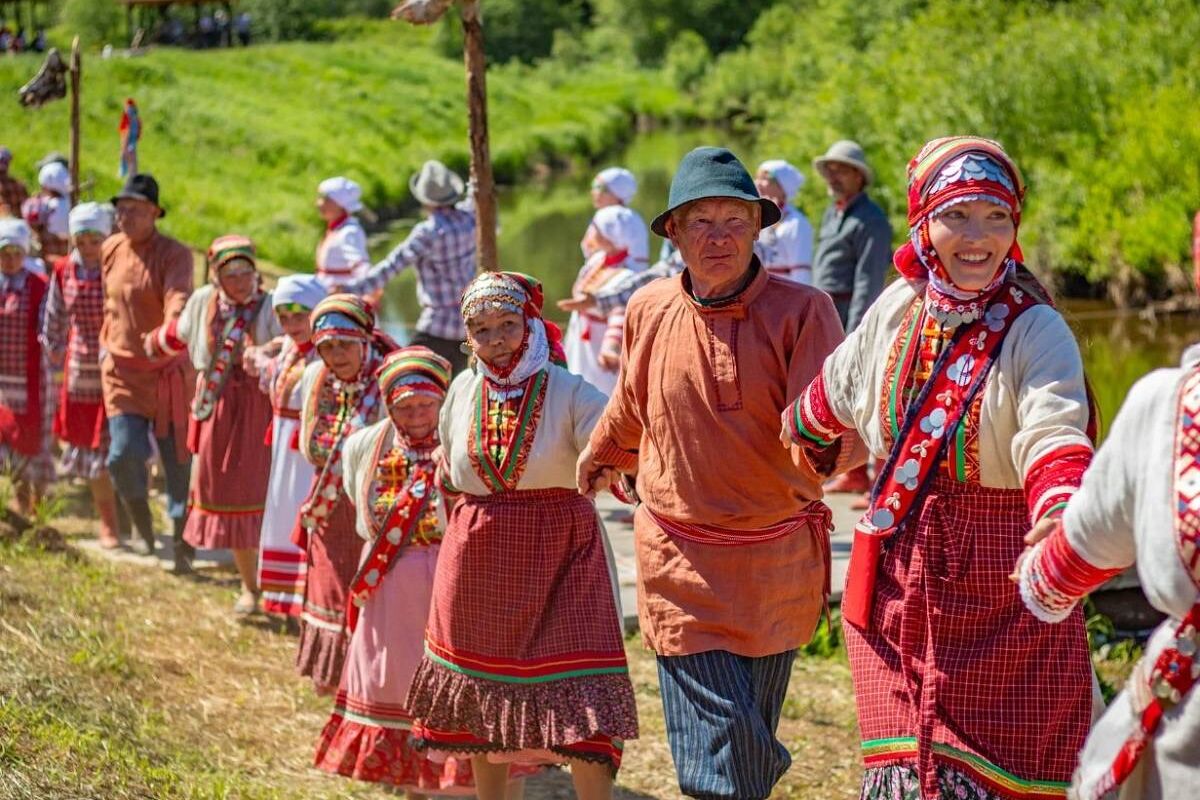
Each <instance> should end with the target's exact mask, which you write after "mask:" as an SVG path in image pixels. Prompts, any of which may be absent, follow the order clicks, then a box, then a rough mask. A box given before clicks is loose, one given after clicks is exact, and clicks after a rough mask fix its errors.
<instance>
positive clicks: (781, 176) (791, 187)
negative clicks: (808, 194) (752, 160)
mask: <svg viewBox="0 0 1200 800" xmlns="http://www.w3.org/2000/svg"><path fill="white" fill-rule="evenodd" d="M758 171H759V172H765V173H767V174H768V175H770V176H771V177H772V178H773V179H774V180H775V182H776V183H778V184H779V188H780V189H783V196H784V199H785V200H786V201H787V202H789V203H790V202H792V198H793V197H795V196H796V192H798V191H800V189H801V187H803V186H804V173H802V172H801V171H800V170H798V169H796V168H795V167H793V166H792V165H791V164H789V163H788V162H786V161H784V160H783V159H782V158H773V159H771V160H770V161H764V162H763V163H761V164H759V165H758Z"/></svg>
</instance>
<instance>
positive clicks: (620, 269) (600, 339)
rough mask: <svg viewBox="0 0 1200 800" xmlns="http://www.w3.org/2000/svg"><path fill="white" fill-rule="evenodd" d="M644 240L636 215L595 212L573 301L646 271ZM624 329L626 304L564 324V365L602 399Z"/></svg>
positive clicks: (610, 209) (611, 384) (622, 210)
mask: <svg viewBox="0 0 1200 800" xmlns="http://www.w3.org/2000/svg"><path fill="white" fill-rule="evenodd" d="M647 236H648V234H647V233H646V225H645V223H644V222H642V218H641V217H639V216H638V214H637V212H636V211H633V210H631V209H628V208H626V207H625V206H621V205H609V206H605V207H603V208H601V209H600V210H598V211H597V212H596V214H595V216H593V217H592V222H591V225H589V226H588V234H587V236H586V237H585V238H584V242H585V247H584V249H585V250H590V252H591V255H590V256H588V258H587V261H586V263H584V265H583V267H582V268H580V270H579V275H578V276H577V277H576V279H575V284H574V286H573V287H572V289H571V295H572V297H587V296H595V295H597V294H600V293H601V292H603V291H605V290H606V289H608V288H610V287H612V286H614V285H615V284H616V283H618V282H619V281H620V280H621V279H622V278H624V277H625V276H627V275H629V274H630V273H633V272H640V271H642V270H643V269H645V254H646V253H647V251H648V245H647ZM624 328H625V306H624V305H620V306H615V307H613V308H610V309H608V311H607V312H606V313H603V314H602V313H600V312H598V311H597V310H595V309H587V310H583V311H575V312H573V313H572V314H571V321H570V323H569V324H568V325H567V337H566V352H567V365H568V366H569V368H570V370H571V371H572V372H574V373H576V374H578V375H582V376H583V377H584V379H585V380H587V381H588V383H590V384H592V385H593V386H595V387H596V388H597V389H599V390H600V391H601V392H603V393H604V394H605V395H611V394H612V391H613V389H614V388H615V387H616V384H617V369H618V367H619V366H620V363H621V341H622V339H623V335H624Z"/></svg>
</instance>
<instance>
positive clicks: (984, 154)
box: [892, 136, 1025, 299]
mask: <svg viewBox="0 0 1200 800" xmlns="http://www.w3.org/2000/svg"><path fill="white" fill-rule="evenodd" d="M1024 199H1025V182H1024V180H1023V179H1022V177H1021V171H1020V170H1019V169H1017V165H1016V164H1015V163H1014V162H1013V160H1012V159H1011V158H1009V157H1008V154H1007V153H1005V152H1004V148H1002V147H1001V146H1000V145H999V144H998V143H996V142H994V141H992V140H991V139H984V138H982V137H979V136H947V137H944V138H941V139H934V140H933V141H931V142H929V143H928V144H926V145H925V146H924V147H922V148H921V151H920V152H919V153H917V155H916V157H915V158H913V160H912V161H910V162H908V225H909V241H908V242H906V243H905V244H904V245H903V246H902V247H901V248H900V249H899V250H897V251H896V254H895V256H894V257H893V259H892V261H893V263H894V264H895V265H896V269H897V270H898V271H899V272H900V274H901V275H903V276H904V277H905V278H908V279H909V280H924V279H926V278H929V277H931V278H933V279H935V282H936V283H939V284H942V286H943V287H944V288H948V289H950V290H952V291H953V289H954V288H955V287H954V284H953V282H952V281H951V280H950V275H949V273H948V272H947V271H946V267H945V265H944V264H943V263H942V261H941V259H940V258H939V257H938V255H937V253H936V252H935V251H934V249H933V245H932V243H931V242H930V239H929V221H930V220H932V219H933V218H934V217H936V216H937V215H938V214H940V213H941V212H943V211H945V210H946V209H947V208H949V207H950V206H952V205H955V204H957V203H965V202H968V201H971V200H986V201H989V202H993V203H997V204H998V205H1002V206H1004V207H1005V208H1007V209H1008V210H1009V211H1011V212H1012V216H1013V226H1014V228H1018V227H1019V226H1020V223H1021V203H1022V201H1023V200H1024ZM1021 260H1022V256H1021V248H1020V246H1019V245H1018V244H1017V241H1016V238H1015V237H1014V239H1013V244H1012V248H1011V249H1010V250H1009V252H1008V254H1007V257H1006V259H1005V261H1006V264H1011V263H1012V262H1020V261H1021ZM1006 272H1007V270H1006V269H1001V270H999V274H998V275H997V281H999V280H1001V279H1002V278H1003V276H1004V274H1005V273H1006ZM991 288H993V287H987V288H985V289H984V290H983V291H982V292H979V293H974V292H972V293H970V294H972V295H974V294H984V293H986V292H988V291H989V290H990V289H991ZM954 293H955V294H958V292H954ZM960 299H961V298H960Z"/></svg>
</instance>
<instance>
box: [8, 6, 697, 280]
mask: <svg viewBox="0 0 1200 800" xmlns="http://www.w3.org/2000/svg"><path fill="white" fill-rule="evenodd" d="M326 25H327V26H328V29H329V30H328V32H329V34H330V36H331V37H333V38H332V39H331V40H330V41H326V42H297V43H287V44H273V45H263V46H255V47H252V48H238V49H230V50H219V51H218V50H209V51H188V50H179V49H170V48H163V49H155V50H152V51H150V52H148V53H146V54H145V55H142V56H137V57H133V58H123V57H117V58H113V59H110V60H103V59H101V58H99V57H98V55H95V54H88V55H87V56H86V60H85V64H84V70H85V73H84V74H85V77H84V88H83V92H82V94H81V97H82V100H83V155H82V159H81V163H82V165H83V177H84V178H85V179H86V178H89V177H91V178H94V179H95V183H96V188H95V194H96V196H98V197H108V196H110V195H111V193H112V192H113V190H115V189H116V188H117V186H118V183H119V182H118V180H117V177H116V171H117V160H118V154H119V153H118V151H119V139H118V134H117V123H118V121H119V119H120V115H121V105H122V102H123V101H124V98H125V97H126V96H131V97H133V98H135V99H136V100H137V102H138V105H139V107H140V109H141V114H142V121H143V126H144V135H143V138H142V144H141V147H140V151H139V156H140V166H141V167H142V168H143V169H145V170H149V171H152V172H154V173H155V175H156V176H157V177H158V178H159V180H160V182H161V184H162V187H163V202H164V204H165V205H166V206H167V208H168V209H169V216H168V218H167V220H166V221H165V227H166V229H167V230H169V231H170V232H171V233H172V234H174V235H176V236H178V237H180V238H182V239H183V240H185V241H187V242H188V243H189V244H192V245H193V246H196V247H204V246H206V245H207V243H208V241H209V240H211V238H212V237H214V236H216V235H218V234H220V233H223V232H227V231H230V230H238V231H242V232H244V233H246V234H248V235H250V236H252V237H254V238H255V239H256V240H257V241H258V242H259V244H260V248H261V251H262V253H263V255H264V256H265V257H266V258H268V259H269V260H271V261H274V262H276V263H278V264H281V265H283V266H285V267H288V268H290V269H305V270H307V269H311V266H312V253H313V249H314V247H315V243H316V240H317V238H318V237H319V235H320V230H321V223H320V221H319V219H318V218H317V216H316V214H315V212H314V211H313V209H312V203H313V199H314V196H315V192H316V186H317V183H318V182H319V181H320V180H321V179H322V178H326V177H329V176H330V175H336V174H345V175H348V176H350V177H353V178H354V179H356V180H358V181H359V182H361V183H362V184H363V187H364V190H365V193H366V202H367V204H368V205H369V206H373V207H375V208H380V207H386V206H391V205H395V204H398V203H400V202H403V201H404V200H406V199H407V198H408V189H407V186H408V178H409V175H410V174H411V173H412V172H413V171H414V170H415V168H416V167H418V166H419V165H420V164H421V162H422V161H424V160H425V159H427V158H441V159H443V160H445V161H447V162H448V163H450V164H451V165H453V166H456V167H458V168H459V169H464V168H465V165H466V163H467V146H468V145H467V136H466V124H467V123H466V110H465V91H464V78H463V68H462V63H461V61H457V60H453V59H448V58H446V57H444V56H442V55H440V54H439V53H438V52H437V51H436V48H435V47H434V46H433V35H434V33H433V31H431V30H428V29H417V28H413V27H412V26H409V25H405V24H401V23H394V22H388V21H370V22H368V21H363V20H345V21H340V22H337V23H326ZM38 64H39V60H38V59H37V58H36V57H34V56H23V57H19V58H6V59H0V92H2V93H4V94H12V93H15V91H16V89H17V88H18V87H19V86H20V85H21V84H23V83H24V82H25V81H26V80H28V78H29V77H30V76H31V75H32V74H33V73H34V72H35V71H36V70H37V67H38ZM488 92H489V100H490V130H491V137H492V157H493V161H494V166H495V170H496V174H497V177H498V178H499V179H501V180H508V181H512V180H515V179H516V178H518V177H520V176H522V175H523V174H525V173H526V172H527V171H528V170H530V169H533V168H535V167H537V166H538V165H542V164H546V163H562V162H564V161H569V160H570V159H573V158H574V159H581V160H586V159H589V158H593V157H596V156H598V155H599V154H600V153H603V152H605V151H608V150H611V149H612V148H613V147H615V146H616V145H618V144H619V143H620V142H621V141H623V140H624V139H625V138H627V137H629V136H630V135H632V133H633V131H634V129H635V124H634V123H635V118H636V116H637V115H639V114H646V115H649V116H653V117H658V118H663V117H668V116H670V115H671V114H672V113H674V109H675V103H676V99H677V95H676V92H675V90H673V89H670V88H667V87H665V86H662V85H660V84H659V83H658V81H657V80H656V79H655V77H654V75H653V73H650V72H645V71H640V70H637V69H634V68H631V67H621V66H611V65H592V66H586V67H579V68H576V69H572V70H570V71H569V72H568V71H564V70H562V69H558V68H555V67H554V66H547V67H543V68H537V69H535V68H530V67H526V66H521V65H519V64H511V65H504V66H499V67H495V68H493V69H491V70H489V73H488ZM4 115H5V117H4V118H5V124H4V133H3V136H2V137H0V138H2V139H3V143H4V144H6V145H8V146H9V147H11V148H12V149H13V150H14V151H15V152H16V153H17V160H16V162H15V164H14V167H13V169H14V171H15V172H16V173H17V174H18V175H20V176H21V177H23V178H25V179H27V180H30V183H32V178H33V177H34V175H33V172H34V168H33V162H35V161H36V160H37V159H38V158H40V157H41V155H42V154H43V153H45V152H47V151H49V150H60V151H63V152H65V151H66V150H67V149H68V127H67V122H68V118H69V108H68V104H67V103H66V102H65V101H59V102H55V103H54V104H52V105H49V106H46V107H44V108H42V109H34V110H23V109H19V108H18V107H17V106H16V104H15V103H12V104H10V106H9V107H8V108H7V109H6V110H5V112H4Z"/></svg>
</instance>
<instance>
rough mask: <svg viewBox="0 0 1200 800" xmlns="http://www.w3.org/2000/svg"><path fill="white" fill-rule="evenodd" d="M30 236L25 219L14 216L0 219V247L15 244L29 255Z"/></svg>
mask: <svg viewBox="0 0 1200 800" xmlns="http://www.w3.org/2000/svg"><path fill="white" fill-rule="evenodd" d="M30 236H31V234H30V231H29V226H28V225H26V224H25V220H23V219H16V218H14V217H6V218H3V219H0V248H3V247H10V246H12V245H16V246H17V247H19V248H21V252H22V253H25V254H26V255H29V239H30Z"/></svg>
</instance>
